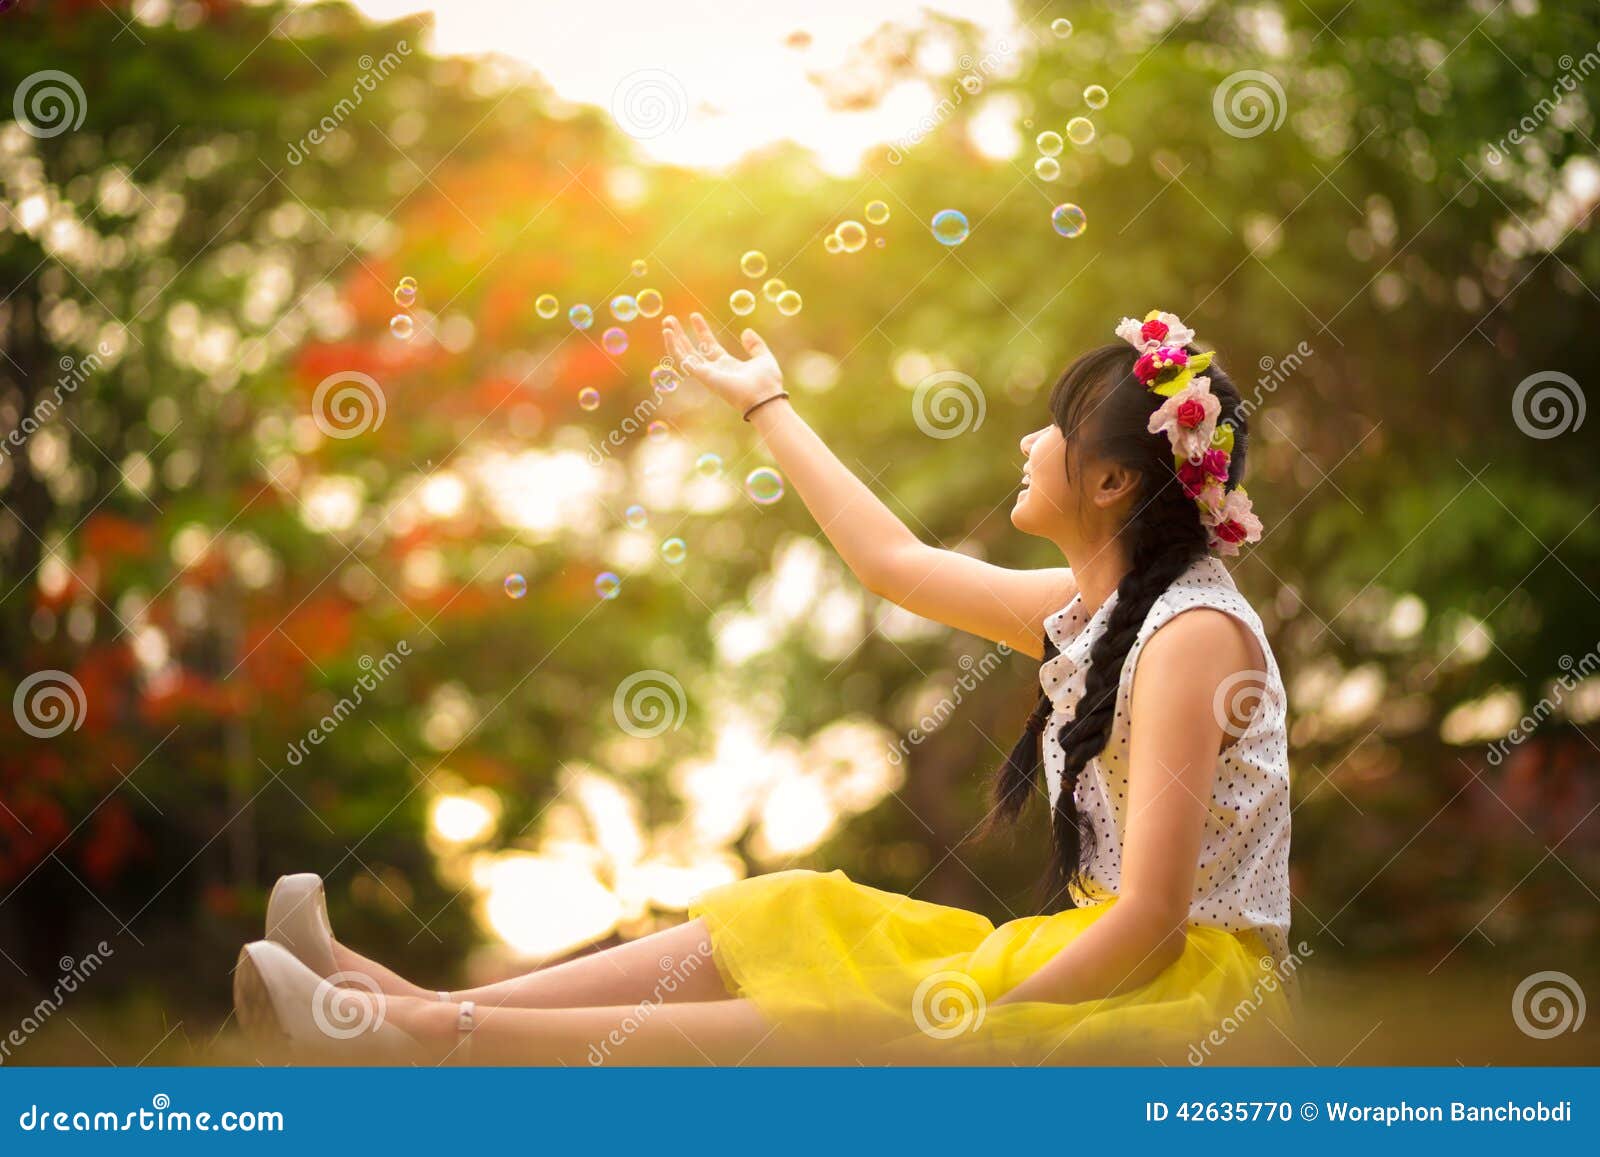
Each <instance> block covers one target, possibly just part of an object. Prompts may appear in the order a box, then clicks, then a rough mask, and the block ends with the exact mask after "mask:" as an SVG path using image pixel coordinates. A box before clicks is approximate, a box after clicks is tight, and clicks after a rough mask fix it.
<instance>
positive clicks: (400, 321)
mask: <svg viewBox="0 0 1600 1157" xmlns="http://www.w3.org/2000/svg"><path fill="white" fill-rule="evenodd" d="M416 331H417V327H416V324H415V323H414V322H413V321H412V320H411V315H410V314H409V313H397V314H395V315H394V316H393V317H391V318H390V319H389V332H390V333H392V334H394V336H395V337H397V338H399V339H400V340H401V341H410V340H411V335H412V334H413V333H415V332H416Z"/></svg>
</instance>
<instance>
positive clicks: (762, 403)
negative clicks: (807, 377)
mask: <svg viewBox="0 0 1600 1157" xmlns="http://www.w3.org/2000/svg"><path fill="white" fill-rule="evenodd" d="M788 396H789V391H788V390H779V391H778V392H777V393H776V394H773V395H772V396H771V397H770V398H762V399H761V400H760V401H759V402H757V403H756V404H755V405H753V406H751V407H750V408H749V409H748V410H746V411H745V412H744V420H745V421H746V422H748V421H749V420H750V415H751V414H753V413H755V412H756V411H757V410H759V409H760V408H761V407H762V406H765V405H766V404H767V403H768V402H776V401H777V400H778V399H779V398H787V397H788Z"/></svg>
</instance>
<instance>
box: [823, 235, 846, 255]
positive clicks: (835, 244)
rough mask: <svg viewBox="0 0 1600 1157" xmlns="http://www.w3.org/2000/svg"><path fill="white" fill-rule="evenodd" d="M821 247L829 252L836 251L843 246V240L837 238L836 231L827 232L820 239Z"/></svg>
mask: <svg viewBox="0 0 1600 1157" xmlns="http://www.w3.org/2000/svg"><path fill="white" fill-rule="evenodd" d="M822 247H823V248H824V249H826V250H827V251H828V252H829V253H838V252H839V251H840V250H842V249H843V248H844V242H843V241H840V240H839V235H838V234H837V233H829V234H828V235H827V236H826V237H824V238H823V239H822Z"/></svg>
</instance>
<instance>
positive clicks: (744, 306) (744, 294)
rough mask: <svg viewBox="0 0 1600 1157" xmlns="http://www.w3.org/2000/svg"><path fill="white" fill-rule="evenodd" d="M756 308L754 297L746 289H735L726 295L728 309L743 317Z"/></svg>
mask: <svg viewBox="0 0 1600 1157" xmlns="http://www.w3.org/2000/svg"><path fill="white" fill-rule="evenodd" d="M755 307H756V295H755V294H753V293H751V292H750V291H749V290H748V289H736V290H734V291H733V292H732V293H731V294H729V295H728V308H729V309H731V310H733V312H734V313H736V314H738V315H739V316H740V317H743V316H744V315H745V314H747V313H749V312H750V311H751V310H752V309H754V308H755Z"/></svg>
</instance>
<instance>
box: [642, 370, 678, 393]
mask: <svg viewBox="0 0 1600 1157" xmlns="http://www.w3.org/2000/svg"><path fill="white" fill-rule="evenodd" d="M682 380H683V379H682V378H680V377H678V371H677V370H675V369H673V368H672V367H671V366H657V367H656V368H655V369H653V370H651V371H650V384H651V385H652V386H654V387H655V388H656V390H657V392H658V393H663V394H670V393H672V391H673V390H675V389H677V388H678V383H679V382H681V381H682Z"/></svg>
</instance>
